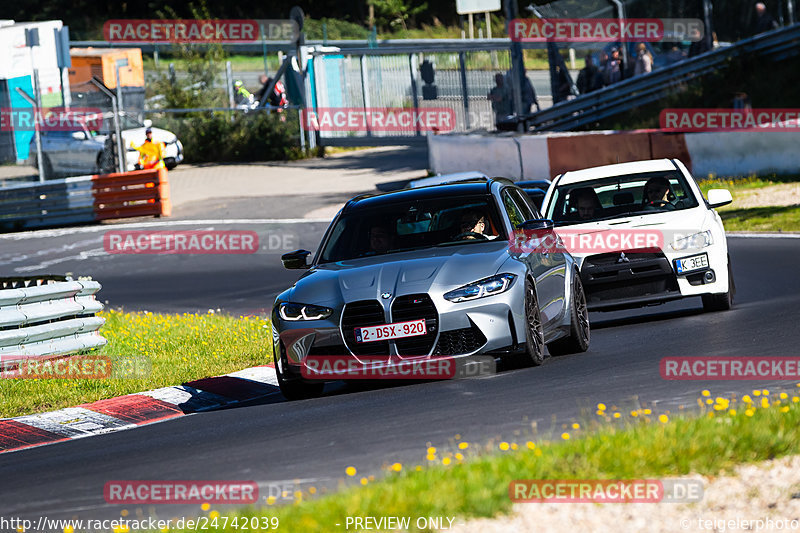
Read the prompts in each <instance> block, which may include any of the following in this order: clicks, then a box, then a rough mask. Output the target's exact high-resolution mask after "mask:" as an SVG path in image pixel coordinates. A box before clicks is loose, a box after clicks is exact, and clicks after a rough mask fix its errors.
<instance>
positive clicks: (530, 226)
mask: <svg viewBox="0 0 800 533" xmlns="http://www.w3.org/2000/svg"><path fill="white" fill-rule="evenodd" d="M519 227H520V228H522V229H525V230H546V231H549V230H552V229H553V221H552V220H550V219H549V218H534V219H531V220H526V221H525V222H523V223H522V224H520V225H519Z"/></svg>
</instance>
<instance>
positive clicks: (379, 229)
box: [368, 225, 392, 255]
mask: <svg viewBox="0 0 800 533" xmlns="http://www.w3.org/2000/svg"><path fill="white" fill-rule="evenodd" d="M391 247H392V236H391V235H390V234H389V228H388V227H387V226H380V225H378V226H372V227H371V228H370V229H369V248H370V249H369V252H368V253H369V254H370V255H371V254H383V253H386V252H388V251H389V250H390V249H391Z"/></svg>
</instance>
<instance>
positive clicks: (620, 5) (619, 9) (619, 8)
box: [611, 0, 628, 78]
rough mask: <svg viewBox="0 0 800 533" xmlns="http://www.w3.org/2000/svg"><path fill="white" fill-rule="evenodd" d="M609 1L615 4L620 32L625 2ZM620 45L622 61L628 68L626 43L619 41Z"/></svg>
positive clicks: (623, 73) (623, 74) (620, 0)
mask: <svg viewBox="0 0 800 533" xmlns="http://www.w3.org/2000/svg"><path fill="white" fill-rule="evenodd" d="M611 2H612V3H613V4H614V5H615V6H617V18H618V20H619V29H620V33H622V25H623V24H624V23H625V4H623V3H622V0H611ZM621 44H622V46H621V47H620V48H622V63H623V64H624V65H625V68H626V69H627V68H628V47H627V46H626V43H624V42H623V43H621ZM620 74H621V76H620V77H621V78H625V72H620Z"/></svg>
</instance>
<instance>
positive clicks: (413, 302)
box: [392, 294, 439, 355]
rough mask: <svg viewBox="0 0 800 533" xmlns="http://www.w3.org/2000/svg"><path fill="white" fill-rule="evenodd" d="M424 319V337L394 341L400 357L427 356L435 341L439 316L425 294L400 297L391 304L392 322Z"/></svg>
mask: <svg viewBox="0 0 800 533" xmlns="http://www.w3.org/2000/svg"><path fill="white" fill-rule="evenodd" d="M420 318H424V319H425V331H426V333H425V335H418V336H416V337H407V338H405V339H397V340H395V341H394V343H395V346H397V353H398V354H400V355H428V354H429V353H430V351H431V348H433V342H434V341H435V340H436V333H437V329H438V324H439V315H438V314H437V313H436V306H435V305H433V301H432V300H431V298H430V296H428V295H427V294H409V295H406V296H400V297H398V298H397V299H395V301H394V302H393V303H392V322H405V321H408V320H419V319H420Z"/></svg>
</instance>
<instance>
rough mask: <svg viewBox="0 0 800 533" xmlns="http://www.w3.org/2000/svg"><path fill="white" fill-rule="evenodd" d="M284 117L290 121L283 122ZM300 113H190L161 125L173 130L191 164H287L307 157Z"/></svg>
mask: <svg viewBox="0 0 800 533" xmlns="http://www.w3.org/2000/svg"><path fill="white" fill-rule="evenodd" d="M281 116H285V117H286V120H285V122H284V121H281ZM297 120H298V119H297V112H296V111H293V110H288V111H286V112H284V113H282V114H278V113H271V114H267V113H266V112H263V111H251V112H249V113H242V112H241V111H237V112H208V113H187V114H186V115H184V116H182V117H169V118H164V119H163V120H160V121H155V120H154V122H157V125H158V126H160V127H164V128H166V129H168V130H170V131H173V132H174V133H175V134H176V135H177V136H178V138H179V139H180V140H181V142H182V143H183V148H184V154H185V158H186V162H187V163H212V162H213V163H216V162H232V161H275V160H279V161H286V160H290V159H298V158H300V157H302V156H303V153H302V151H301V150H300V140H299V135H300V126H299V124H298V121H297Z"/></svg>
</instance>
